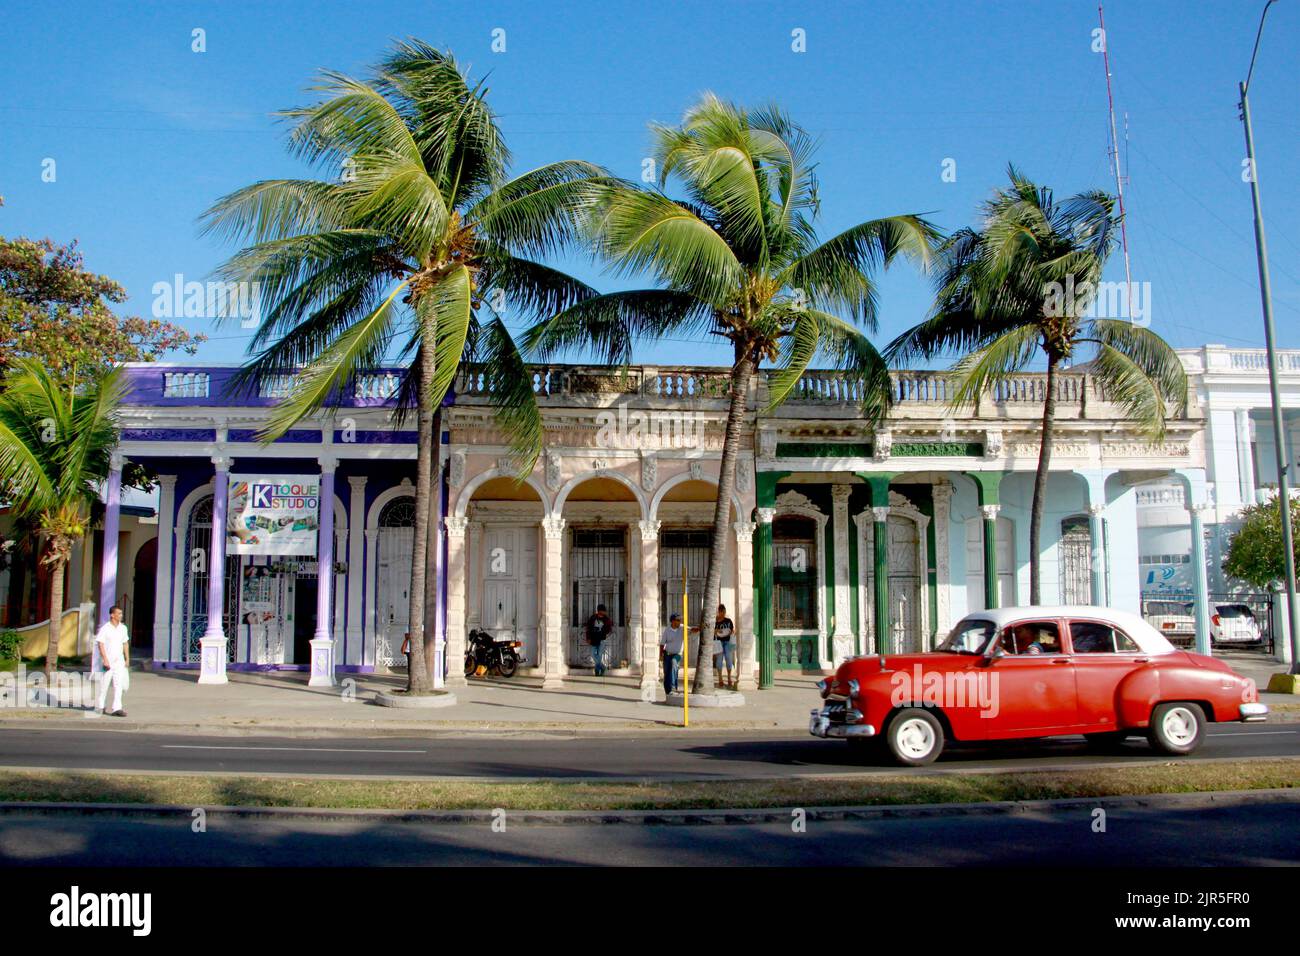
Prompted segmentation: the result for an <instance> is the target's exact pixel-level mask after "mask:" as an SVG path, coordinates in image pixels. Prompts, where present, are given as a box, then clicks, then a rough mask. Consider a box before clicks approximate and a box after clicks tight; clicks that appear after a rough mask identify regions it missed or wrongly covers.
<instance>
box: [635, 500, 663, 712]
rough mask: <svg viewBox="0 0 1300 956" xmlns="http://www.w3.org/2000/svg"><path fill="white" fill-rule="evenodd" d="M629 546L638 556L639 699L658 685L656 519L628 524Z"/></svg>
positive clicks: (651, 694)
mask: <svg viewBox="0 0 1300 956" xmlns="http://www.w3.org/2000/svg"><path fill="white" fill-rule="evenodd" d="M632 546H633V548H635V549H637V550H638V551H639V553H640V555H641V560H640V561H639V562H637V564H638V567H639V571H640V580H641V600H640V601H639V602H635V604H639V605H640V612H639V613H638V615H637V616H638V624H639V628H638V631H637V632H636V634H637V640H638V642H639V643H640V657H641V699H642V700H643V701H646V702H648V703H653V702H654V701H655V700H656V694H657V693H658V692H657V691H656V690H655V688H656V687H657V686H658V684H659V522H658V521H638V522H637V523H636V524H634V525H632Z"/></svg>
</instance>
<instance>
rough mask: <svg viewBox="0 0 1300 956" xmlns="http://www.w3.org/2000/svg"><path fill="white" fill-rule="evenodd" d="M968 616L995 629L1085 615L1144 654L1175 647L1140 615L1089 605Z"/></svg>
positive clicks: (1000, 609)
mask: <svg viewBox="0 0 1300 956" xmlns="http://www.w3.org/2000/svg"><path fill="white" fill-rule="evenodd" d="M966 617H968V618H982V619H984V620H986V621H992V622H993V624H995V625H996V626H997V627H998V628H999V629H1001V628H1003V627H1006V626H1007V625H1009V624H1016V623H1018V622H1020V621H1027V620H1033V619H1035V618H1044V617H1074V618H1087V619H1089V620H1094V621H1105V622H1107V623H1110V624H1114V625H1115V626H1116V627H1118V628H1119V629H1120V630H1122V631H1123V632H1124V633H1125V634H1127V635H1128V636H1129V637H1131V638H1133V640H1134V641H1136V642H1137V645H1138V647H1139V648H1141V650H1142V652H1143V653H1144V654H1172V653H1173V652H1174V651H1175V650H1177V648H1175V647H1174V645H1172V644H1170V643H1169V640H1168V638H1166V637H1165V636H1164V635H1163V634H1161V633H1160V632H1159V631H1157V630H1156V629H1155V628H1154V627H1152V626H1151V625H1150V624H1148V623H1147V622H1146V621H1145V620H1144V619H1143V618H1142V617H1141V616H1140V615H1138V614H1134V613H1132V612H1131V611H1121V610H1119V609H1118V608H1113V607H1094V606H1092V605H1090V604H1060V605H1052V606H1044V605H1040V606H1038V607H998V608H992V609H987V610H982V611H971V612H970V613H969V614H967V615H966Z"/></svg>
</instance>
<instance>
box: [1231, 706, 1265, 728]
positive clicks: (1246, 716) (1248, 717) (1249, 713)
mask: <svg viewBox="0 0 1300 956" xmlns="http://www.w3.org/2000/svg"><path fill="white" fill-rule="evenodd" d="M1237 710H1238V711H1239V712H1240V714H1241V719H1242V720H1243V721H1245V722H1246V723H1252V722H1254V721H1259V720H1264V719H1266V718H1267V717H1268V704H1242V705H1241V706H1239V707H1238V708H1237Z"/></svg>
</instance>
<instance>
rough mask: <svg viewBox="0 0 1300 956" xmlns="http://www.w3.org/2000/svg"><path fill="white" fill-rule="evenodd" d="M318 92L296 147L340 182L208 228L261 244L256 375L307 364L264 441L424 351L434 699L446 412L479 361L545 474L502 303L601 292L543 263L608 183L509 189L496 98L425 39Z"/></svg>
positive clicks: (582, 177) (518, 443)
mask: <svg viewBox="0 0 1300 956" xmlns="http://www.w3.org/2000/svg"><path fill="white" fill-rule="evenodd" d="M315 89H316V90H317V91H319V92H320V93H322V94H323V95H324V99H323V100H322V101H321V102H319V103H317V104H316V105H313V106H308V107H305V108H302V109H294V110H289V111H288V112H287V113H286V114H285V115H286V116H287V117H288V118H289V119H290V120H291V121H292V123H293V129H292V133H291V137H290V143H291V147H292V150H293V152H294V153H295V154H296V155H298V156H300V157H302V158H305V159H307V160H308V161H310V162H312V163H313V164H314V165H316V166H318V167H323V168H324V169H325V170H327V171H329V172H330V173H332V174H334V175H335V176H336V177H337V178H335V179H288V180H283V179H281V180H268V181H263V182H258V183H254V184H253V185H251V186H248V187H246V188H244V189H241V190H238V191H237V192H235V193H232V194H231V195H229V196H226V197H225V198H224V199H221V200H220V201H218V202H217V203H216V205H214V206H213V207H212V208H211V209H210V210H208V212H207V213H206V214H205V216H206V228H207V230H209V231H213V230H215V231H217V232H220V233H224V234H226V235H229V236H232V237H238V238H240V239H249V240H251V241H252V243H253V244H252V245H250V246H249V247H247V248H245V249H243V250H242V251H240V252H239V253H237V254H236V255H235V256H234V257H233V258H231V260H230V261H229V262H228V263H227V264H226V265H225V266H224V267H223V268H222V270H221V273H220V274H221V276H222V277H223V278H224V279H226V280H227V281H243V282H252V283H256V284H257V286H256V287H257V288H258V289H259V291H260V298H261V302H262V306H263V314H264V318H263V321H262V323H261V325H260V327H259V329H258V331H257V333H256V335H255V336H254V339H253V342H252V345H251V348H253V349H258V348H260V349H262V351H261V352H260V353H259V354H258V355H257V357H256V358H255V359H253V360H252V361H250V362H249V363H248V364H247V365H246V366H245V368H244V370H243V380H244V381H245V382H249V381H252V380H254V379H255V378H256V377H257V376H259V375H261V374H262V373H264V372H272V371H283V370H285V369H288V368H294V367H298V366H304V368H303V371H302V372H301V373H300V374H298V375H297V376H296V378H295V381H294V384H293V387H292V390H291V393H290V394H289V395H288V397H287V398H285V399H284V400H283V401H282V402H280V403H279V404H278V406H277V408H276V410H275V412H274V413H273V415H272V417H271V419H270V421H269V423H268V425H267V427H266V431H265V435H264V437H266V438H267V439H271V438H274V437H275V436H277V435H280V434H283V433H284V432H285V431H286V430H288V428H290V427H291V426H292V425H293V423H294V422H296V421H299V420H300V419H301V418H302V417H304V416H305V415H307V414H309V413H311V412H313V411H315V410H317V409H319V408H321V406H322V405H324V404H325V402H326V400H327V398H328V397H329V395H330V393H331V392H333V391H334V390H335V389H336V388H338V387H340V386H341V385H343V384H345V383H346V382H348V381H349V380H351V379H352V377H353V376H354V375H356V374H357V373H358V372H360V371H362V370H364V369H367V368H373V367H374V366H375V365H377V364H378V363H379V362H380V361H381V360H382V359H383V357H384V356H386V355H387V354H389V352H390V349H391V348H392V347H394V346H395V345H400V346H401V350H402V351H401V354H402V355H404V356H412V357H413V361H412V363H411V366H410V370H409V371H408V373H407V374H406V376H405V378H404V381H403V383H402V389H401V391H400V392H399V396H398V397H399V402H398V405H399V408H404V407H405V406H406V405H407V404H408V403H409V402H410V401H412V400H413V401H414V403H415V405H416V408H417V417H418V434H419V453H418V460H417V482H416V519H415V529H414V530H415V541H414V548H413V553H412V564H411V590H410V600H411V605H410V622H411V652H412V653H411V670H410V676H409V679H408V681H409V682H408V690H409V691H410V692H411V693H428V692H430V691H431V690H432V687H431V685H430V682H429V674H428V670H427V666H426V661H425V646H424V639H423V637H424V622H425V602H426V573H425V571H426V564H427V557H428V550H427V549H428V539H429V531H430V527H429V515H430V507H431V504H430V503H431V501H432V499H433V495H432V493H431V487H432V475H433V474H434V471H435V463H434V461H433V455H434V454H435V452H436V448H437V442H436V440H435V435H434V433H433V426H432V423H433V419H434V414H435V411H436V409H437V408H438V407H439V405H440V403H441V401H442V398H443V396H444V395H445V394H446V393H447V390H448V388H449V387H450V386H451V384H452V382H453V380H454V377H455V374H456V370H457V367H458V365H459V364H460V362H461V361H462V359H476V360H482V361H483V362H484V365H483V367H482V371H483V373H484V374H485V376H486V377H487V380H488V381H487V386H488V390H489V391H490V392H491V393H492V394H493V395H494V396H495V398H496V401H497V412H498V418H499V420H500V421H501V422H502V423H503V425H504V426H505V428H506V430H507V431H508V433H509V434H510V435H511V442H512V445H513V447H514V450H515V452H516V458H517V460H518V461H519V464H520V473H521V475H522V474H526V473H527V472H529V471H531V470H532V466H533V464H534V463H535V462H536V459H537V455H538V453H539V451H540V445H541V417H540V414H539V413H538V411H537V407H536V404H535V400H534V396H533V392H532V386H531V379H530V377H529V376H528V375H526V374H525V369H524V365H523V362H522V359H521V357H520V355H519V352H518V350H517V349H516V348H515V345H514V343H513V341H512V339H511V337H510V335H509V332H508V331H507V329H506V326H505V323H504V321H503V319H502V318H501V315H500V314H499V312H498V309H499V308H500V307H502V306H510V307H514V308H516V309H518V310H519V311H521V312H522V313H524V314H525V315H527V316H533V317H540V316H543V315H551V314H553V313H554V312H556V311H558V310H561V309H564V308H566V307H568V306H570V305H572V304H574V303H575V302H579V301H582V300H583V299H585V298H589V297H591V296H593V295H594V294H595V290H593V289H591V288H590V287H588V286H586V285H584V284H583V283H581V282H578V281H577V280H575V279H573V278H571V277H569V276H568V275H565V274H564V273H562V272H559V271H557V270H555V269H552V268H549V267H547V266H545V265H543V264H542V263H541V262H539V261H537V260H538V258H539V257H543V256H545V255H547V254H549V253H552V252H554V251H555V250H556V249H558V248H560V247H561V246H562V245H564V244H565V243H566V242H567V241H568V240H569V239H570V238H572V237H573V235H574V228H575V226H576V223H577V219H578V215H579V212H580V210H581V208H582V206H583V204H584V202H586V201H587V197H588V195H589V193H590V191H591V189H592V187H593V185H594V184H597V183H601V182H605V181H608V178H607V176H606V174H605V172H604V170H602V169H601V168H599V167H597V166H594V165H592V164H590V163H585V162H579V161H574V160H569V161H564V162H557V163H551V164H549V165H545V166H542V167H539V168H537V169H534V170H532V171H531V172H526V173H524V174H522V175H520V176H517V177H515V178H514V179H507V176H506V171H507V169H508V167H509V165H510V152H509V150H508V149H507V148H506V145H505V143H504V141H503V140H502V137H501V132H500V130H499V129H498V127H497V122H496V118H495V116H494V114H493V113H492V111H491V109H490V108H489V107H488V105H487V102H486V98H485V97H486V93H487V90H486V89H485V88H484V87H483V85H482V83H481V82H479V83H471V81H470V80H469V79H468V78H467V76H466V74H465V73H464V72H463V71H462V70H461V68H460V67H459V66H458V65H457V63H456V61H455V60H454V59H453V58H452V57H451V55H450V54H447V53H442V52H439V51H437V50H435V49H433V48H432V47H430V46H428V45H427V44H424V43H422V42H420V41H417V40H410V41H406V42H402V43H399V44H397V45H396V47H395V49H394V51H393V52H392V53H391V54H390V55H389V56H388V57H387V58H386V59H385V60H384V61H383V62H382V63H380V65H379V66H378V67H377V68H376V70H375V72H374V75H373V77H371V78H370V79H369V80H368V81H362V80H358V79H353V78H351V77H348V76H345V75H343V74H340V73H334V72H326V73H324V74H323V75H322V79H321V82H320V84H319V85H318V86H317V87H316V88H315ZM340 169H341V171H342V174H341V175H339V171H340ZM483 310H486V312H487V313H488V314H483ZM428 590H430V591H432V588H429V589H428Z"/></svg>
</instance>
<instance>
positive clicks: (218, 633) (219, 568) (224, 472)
mask: <svg viewBox="0 0 1300 956" xmlns="http://www.w3.org/2000/svg"><path fill="white" fill-rule="evenodd" d="M212 465H213V468H214V469H215V476H214V479H213V484H212V539H211V543H210V545H209V547H208V624H207V628H206V629H205V630H204V632H203V637H201V638H199V683H200V684H225V683H227V679H226V634H225V631H223V630H222V627H221V616H222V611H223V610H224V608H225V585H226V505H227V499H228V498H229V495H230V459H229V458H227V457H225V456H223V455H213V456H212Z"/></svg>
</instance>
